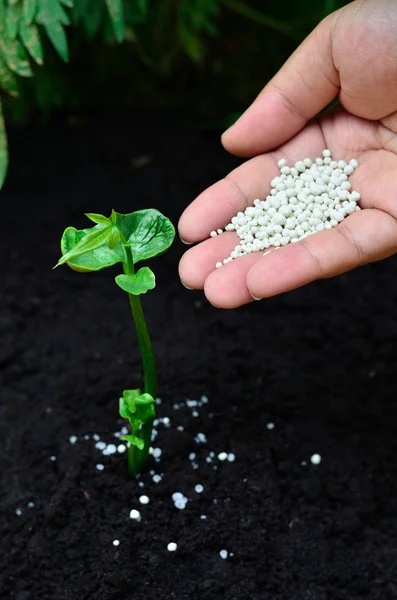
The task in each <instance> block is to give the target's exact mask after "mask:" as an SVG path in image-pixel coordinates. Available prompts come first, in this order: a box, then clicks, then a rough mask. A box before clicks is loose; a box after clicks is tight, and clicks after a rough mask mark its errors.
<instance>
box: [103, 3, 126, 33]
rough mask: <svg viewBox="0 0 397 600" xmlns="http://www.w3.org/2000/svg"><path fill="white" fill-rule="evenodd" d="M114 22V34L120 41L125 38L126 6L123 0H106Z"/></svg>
mask: <svg viewBox="0 0 397 600" xmlns="http://www.w3.org/2000/svg"><path fill="white" fill-rule="evenodd" d="M105 2H106V6H107V9H108V11H109V15H110V19H111V21H112V24H113V30H114V34H115V36H116V39H117V41H118V42H122V41H123V39H124V7H123V0H105Z"/></svg>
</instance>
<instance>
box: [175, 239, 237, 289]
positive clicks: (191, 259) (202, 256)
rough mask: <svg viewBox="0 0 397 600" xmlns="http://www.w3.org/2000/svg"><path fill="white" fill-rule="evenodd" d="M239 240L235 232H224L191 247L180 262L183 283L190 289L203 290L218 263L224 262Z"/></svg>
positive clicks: (180, 275) (180, 274)
mask: <svg viewBox="0 0 397 600" xmlns="http://www.w3.org/2000/svg"><path fill="white" fill-rule="evenodd" d="M238 240H239V238H238V237H237V235H236V234H235V233H223V234H222V235H218V236H217V237H216V238H210V239H208V240H205V241H204V242H202V243H201V244H200V245H199V246H195V247H194V248H190V249H189V250H188V251H187V252H185V254H184V255H183V256H182V258H181V260H180V263H179V277H180V278H181V281H182V283H183V284H184V285H185V286H186V287H188V288H190V289H193V290H202V289H203V288H204V282H205V280H206V279H207V277H208V275H209V274H210V273H211V272H212V271H214V270H215V265H216V263H217V262H223V260H224V259H225V258H227V257H228V256H230V252H231V251H232V250H233V248H234V247H235V246H236V244H237V243H238ZM225 266H226V265H225ZM222 268H223V267H222ZM219 270H222V269H219Z"/></svg>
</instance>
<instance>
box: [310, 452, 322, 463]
mask: <svg viewBox="0 0 397 600" xmlns="http://www.w3.org/2000/svg"><path fill="white" fill-rule="evenodd" d="M310 462H311V463H312V465H319V464H320V462H321V456H320V454H313V456H311V457H310Z"/></svg>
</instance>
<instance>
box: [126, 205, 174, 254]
mask: <svg viewBox="0 0 397 600" xmlns="http://www.w3.org/2000/svg"><path fill="white" fill-rule="evenodd" d="M116 223H117V227H118V228H119V230H120V231H121V234H122V236H123V238H124V240H125V242H126V243H127V245H128V246H129V247H130V248H131V251H132V257H133V261H134V264H136V263H138V262H140V261H142V260H147V259H148V258H153V257H154V256H158V255H159V254H161V253H162V252H165V251H166V250H167V249H168V248H169V247H170V246H171V244H172V242H173V240H174V237H175V229H174V226H173V225H172V223H171V221H170V220H169V219H167V217H165V216H164V215H163V214H161V212H159V211H158V210H155V209H152V208H148V209H144V210H137V211H136V212H133V213H130V214H127V215H121V214H119V213H116Z"/></svg>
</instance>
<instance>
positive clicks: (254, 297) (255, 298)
mask: <svg viewBox="0 0 397 600" xmlns="http://www.w3.org/2000/svg"><path fill="white" fill-rule="evenodd" d="M250 294H251V292H250ZM251 296H252V297H253V299H254V300H256V301H258V300H263V298H257V297H256V296H254V294H251Z"/></svg>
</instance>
